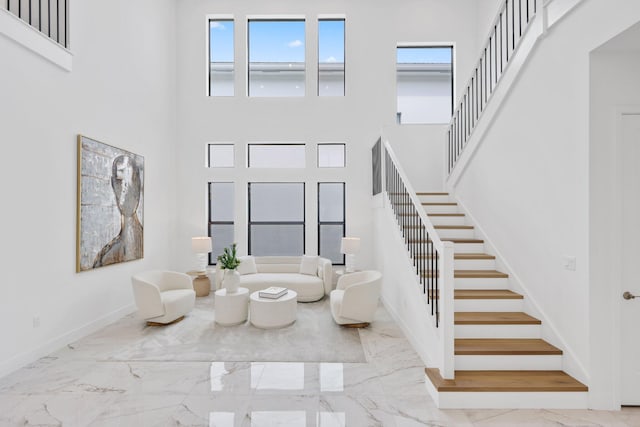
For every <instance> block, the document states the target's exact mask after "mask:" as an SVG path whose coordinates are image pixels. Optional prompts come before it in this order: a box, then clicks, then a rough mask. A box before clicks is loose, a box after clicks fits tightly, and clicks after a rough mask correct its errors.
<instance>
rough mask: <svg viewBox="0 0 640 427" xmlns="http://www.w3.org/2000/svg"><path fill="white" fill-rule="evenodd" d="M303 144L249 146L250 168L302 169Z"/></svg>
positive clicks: (303, 163) (303, 161)
mask: <svg viewBox="0 0 640 427" xmlns="http://www.w3.org/2000/svg"><path fill="white" fill-rule="evenodd" d="M305 163H306V162H305V145H304V144H249V161H248V164H249V167H250V168H304V167H305Z"/></svg>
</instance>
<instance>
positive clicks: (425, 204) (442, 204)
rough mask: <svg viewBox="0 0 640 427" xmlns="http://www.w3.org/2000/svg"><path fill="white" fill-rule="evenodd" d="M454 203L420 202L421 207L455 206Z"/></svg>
mask: <svg viewBox="0 0 640 427" xmlns="http://www.w3.org/2000/svg"><path fill="white" fill-rule="evenodd" d="M456 205H457V203H456V202H422V206H456Z"/></svg>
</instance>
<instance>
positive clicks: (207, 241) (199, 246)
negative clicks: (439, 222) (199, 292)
mask: <svg viewBox="0 0 640 427" xmlns="http://www.w3.org/2000/svg"><path fill="white" fill-rule="evenodd" d="M191 250H192V251H193V252H194V253H195V254H196V257H197V259H198V263H197V267H196V268H197V271H198V272H205V271H207V264H208V262H207V255H208V254H209V252H211V250H212V244H211V237H192V238H191Z"/></svg>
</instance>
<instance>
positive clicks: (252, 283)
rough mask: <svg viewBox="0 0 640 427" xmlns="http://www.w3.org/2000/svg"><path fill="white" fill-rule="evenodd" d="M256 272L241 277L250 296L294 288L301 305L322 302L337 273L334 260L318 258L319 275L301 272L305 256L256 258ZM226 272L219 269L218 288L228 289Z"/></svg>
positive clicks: (316, 271) (317, 269)
mask: <svg viewBox="0 0 640 427" xmlns="http://www.w3.org/2000/svg"><path fill="white" fill-rule="evenodd" d="M253 258H254V260H255V263H256V270H257V272H256V273H249V274H241V275H240V285H239V286H241V287H243V288H247V289H249V293H252V292H255V291H259V290H262V289H266V288H269V287H271V286H279V287H283V288H287V289H292V290H294V291H296V292H297V294H298V301H299V302H311V301H318V300H321V299H322V298H323V297H324V296H325V295H329V293H330V292H331V289H332V286H333V285H332V278H333V270H332V268H331V261H329V260H328V259H326V258H321V257H318V265H317V268H316V269H315V274H313V275H312V274H303V273H300V263H301V261H302V257H301V256H256V257H253ZM222 273H223V270H216V279H215V282H216V283H215V286H216V289H218V288H220V287H222V286H224V285H223V283H222V277H223V274H222Z"/></svg>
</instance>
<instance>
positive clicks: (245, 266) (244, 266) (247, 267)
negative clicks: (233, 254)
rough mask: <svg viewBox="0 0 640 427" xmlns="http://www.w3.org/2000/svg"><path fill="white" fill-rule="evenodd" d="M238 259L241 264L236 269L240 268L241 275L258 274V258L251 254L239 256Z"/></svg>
mask: <svg viewBox="0 0 640 427" xmlns="http://www.w3.org/2000/svg"><path fill="white" fill-rule="evenodd" d="M238 259H239V260H240V265H239V266H238V268H237V269H236V270H238V273H240V275H245V274H256V273H257V272H258V268H257V267H256V259H255V258H254V257H252V256H251V255H249V256H241V257H238Z"/></svg>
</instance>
